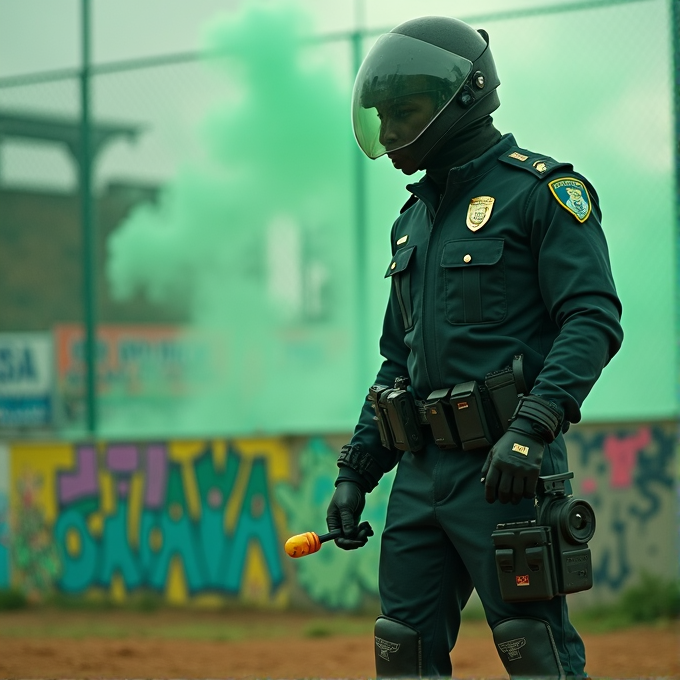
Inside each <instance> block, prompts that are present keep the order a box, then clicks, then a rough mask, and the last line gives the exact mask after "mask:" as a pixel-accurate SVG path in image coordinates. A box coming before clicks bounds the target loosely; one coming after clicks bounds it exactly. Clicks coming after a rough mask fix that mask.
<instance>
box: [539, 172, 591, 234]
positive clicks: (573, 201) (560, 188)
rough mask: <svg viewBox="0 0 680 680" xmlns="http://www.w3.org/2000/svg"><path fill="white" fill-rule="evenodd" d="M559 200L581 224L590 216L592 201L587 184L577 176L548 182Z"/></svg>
mask: <svg viewBox="0 0 680 680" xmlns="http://www.w3.org/2000/svg"><path fill="white" fill-rule="evenodd" d="M548 186H549V187H550V191H552V195H553V196H554V197H555V198H556V199H557V202H558V203H559V204H560V205H561V206H562V207H563V208H564V209H565V210H566V211H567V212H570V213H571V214H572V215H573V216H574V217H575V218H576V219H577V220H578V221H579V222H580V223H581V224H583V223H584V222H585V221H586V220H587V219H588V217H589V216H590V210H591V201H590V196H589V195H588V189H586V185H585V184H584V183H583V182H582V181H581V180H580V179H576V178H575V177H560V178H559V179H554V180H552V182H548Z"/></svg>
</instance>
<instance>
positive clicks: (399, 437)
mask: <svg viewBox="0 0 680 680" xmlns="http://www.w3.org/2000/svg"><path fill="white" fill-rule="evenodd" d="M380 406H381V407H384V408H385V411H386V414H387V419H388V421H389V424H390V429H391V430H392V436H393V438H394V446H395V448H397V449H399V450H400V451H411V453H417V452H418V451H420V450H421V449H422V448H423V446H424V439H423V433H422V430H421V429H420V419H419V418H418V409H417V408H416V403H415V400H414V399H413V395H412V394H411V393H410V392H409V391H408V390H400V389H393V390H387V391H385V392H384V393H383V394H382V395H381V397H380Z"/></svg>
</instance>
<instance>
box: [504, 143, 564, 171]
mask: <svg viewBox="0 0 680 680" xmlns="http://www.w3.org/2000/svg"><path fill="white" fill-rule="evenodd" d="M498 160H499V161H502V162H503V163H507V164H508V165H514V166H515V167H516V168H522V169H523V170H528V171H529V172H531V173H532V174H534V175H536V177H545V176H546V175H549V174H550V173H551V172H554V171H555V170H557V169H559V168H565V169H568V170H573V165H572V164H571V163H560V161H556V160H555V159H554V158H550V156H543V155H539V154H536V153H533V152H532V151H527V150H526V149H520V148H519V147H518V146H513V147H512V148H511V149H510V150H509V151H506V152H505V153H504V154H503V155H502V156H499V158H498Z"/></svg>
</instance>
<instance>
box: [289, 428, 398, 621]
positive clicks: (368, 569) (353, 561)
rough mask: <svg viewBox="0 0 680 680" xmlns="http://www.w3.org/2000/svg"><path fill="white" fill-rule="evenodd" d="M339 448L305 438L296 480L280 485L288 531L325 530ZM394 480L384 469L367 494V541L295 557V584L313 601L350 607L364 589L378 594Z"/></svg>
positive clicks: (295, 532) (330, 547)
mask: <svg viewBox="0 0 680 680" xmlns="http://www.w3.org/2000/svg"><path fill="white" fill-rule="evenodd" d="M337 452H338V448H332V447H330V446H329V445H328V443H327V442H325V441H324V440H323V439H320V438H314V439H310V440H308V441H307V442H306V443H305V445H304V446H303V448H302V449H301V451H300V452H299V458H298V460H299V463H298V465H299V470H300V474H299V483H298V484H297V485H295V486H293V485H292V484H279V485H278V487H277V489H276V499H277V500H278V502H279V503H280V504H281V506H282V507H283V509H284V511H285V513H286V517H287V521H288V526H289V527H290V532H291V533H292V534H297V533H302V532H304V531H310V530H311V531H316V532H317V533H323V532H325V531H326V508H327V507H328V502H329V501H330V499H331V496H332V495H333V484H334V482H335V478H336V477H337V473H338V468H337V467H336V465H335V461H336V459H337ZM392 480H393V474H389V475H385V476H384V477H383V478H382V480H381V481H380V484H379V485H378V487H377V488H376V489H375V490H374V491H373V492H372V493H371V494H369V495H368V496H367V498H366V508H365V510H364V512H363V514H362V520H367V521H369V522H370V524H371V526H372V527H373V530H374V531H375V536H374V537H373V538H371V539H369V541H368V543H367V544H366V546H365V547H363V548H362V549H361V550H355V551H351V552H347V551H344V550H337V549H336V548H335V547H334V546H329V547H327V548H326V549H322V550H321V551H320V552H319V553H318V554H317V555H314V557H313V558H312V559H300V560H295V562H294V563H293V566H294V568H295V576H296V581H297V584H298V586H299V587H300V588H301V589H302V590H303V591H304V593H305V594H306V595H307V596H308V597H309V598H310V599H311V600H312V601H313V602H315V603H317V604H322V605H324V606H325V607H327V608H329V609H354V608H356V607H358V606H360V605H361V603H362V600H363V598H364V596H365V595H371V596H374V597H375V596H377V594H378V556H379V551H380V535H381V533H382V530H383V528H384V526H385V510H386V508H387V498H388V496H389V492H390V489H391V488H392Z"/></svg>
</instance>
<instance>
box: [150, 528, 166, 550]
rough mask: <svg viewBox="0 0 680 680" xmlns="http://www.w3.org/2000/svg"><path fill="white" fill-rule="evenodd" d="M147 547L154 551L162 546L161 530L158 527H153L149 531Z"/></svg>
mask: <svg viewBox="0 0 680 680" xmlns="http://www.w3.org/2000/svg"><path fill="white" fill-rule="evenodd" d="M149 547H150V548H151V550H152V551H153V552H155V553H158V552H160V551H161V550H162V548H163V532H162V531H161V530H160V529H159V528H158V527H154V528H153V529H151V531H150V532H149Z"/></svg>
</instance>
